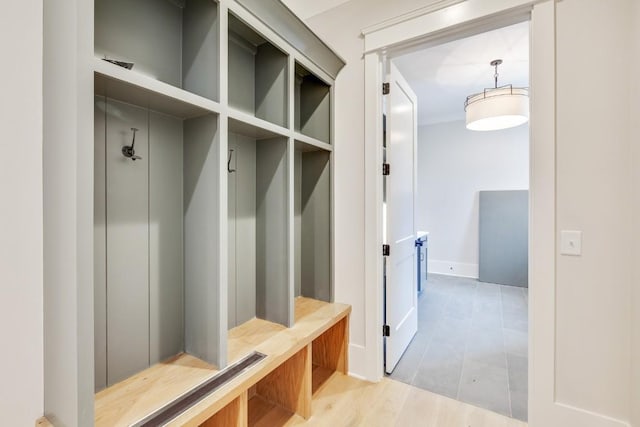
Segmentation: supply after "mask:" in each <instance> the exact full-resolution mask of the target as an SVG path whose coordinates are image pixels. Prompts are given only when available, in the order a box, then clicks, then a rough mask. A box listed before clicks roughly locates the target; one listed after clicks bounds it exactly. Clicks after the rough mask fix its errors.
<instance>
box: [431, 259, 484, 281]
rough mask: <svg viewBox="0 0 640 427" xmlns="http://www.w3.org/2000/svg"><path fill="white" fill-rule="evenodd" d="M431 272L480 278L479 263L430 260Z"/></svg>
mask: <svg viewBox="0 0 640 427" xmlns="http://www.w3.org/2000/svg"><path fill="white" fill-rule="evenodd" d="M427 271H428V272H429V273H434V274H443V275H445V276H457V277H469V278H471V279H477V278H478V271H479V267H478V264H468V263H463V262H454V261H441V260H436V259H433V260H431V259H430V260H429V262H428V270H427Z"/></svg>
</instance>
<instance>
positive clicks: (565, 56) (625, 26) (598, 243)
mask: <svg viewBox="0 0 640 427" xmlns="http://www.w3.org/2000/svg"><path fill="white" fill-rule="evenodd" d="M633 1H635V0H625V1H616V2H614V3H610V2H603V1H600V0H586V1H585V0H566V1H562V2H559V3H558V4H557V9H556V10H557V16H556V19H557V32H556V35H557V40H556V58H557V59H556V61H557V62H556V79H557V80H556V82H557V92H556V102H557V104H556V105H557V112H556V114H557V115H556V138H557V140H556V156H557V157H556V173H557V175H556V180H557V181H556V200H557V202H556V203H557V205H556V226H557V231H560V230H582V231H583V241H582V256H580V257H572V256H562V255H558V256H557V258H556V399H557V401H558V402H562V403H564V404H566V405H569V406H573V407H576V408H580V409H584V410H589V411H592V412H595V413H598V414H603V415H607V416H610V417H612V418H616V419H619V420H628V419H629V413H630V408H631V406H630V396H629V390H630V386H631V383H630V364H631V363H630V361H631V353H630V351H631V349H630V336H631V310H630V309H631V304H630V301H631V278H632V274H633V269H634V267H635V268H637V260H635V262H634V260H633V259H632V257H631V253H632V250H633V247H634V245H633V242H632V239H631V233H630V232H631V230H632V229H633V227H634V219H633V216H632V211H631V208H632V203H631V200H632V187H631V182H632V163H631V150H632V148H631V147H632V139H631V135H630V132H629V131H630V125H631V122H630V120H629V86H630V82H631V78H632V77H633V78H637V76H632V75H631V73H630V71H629V69H630V66H631V59H630V58H631V55H630V54H629V53H630V52H629V51H630V48H631V45H632V37H633V33H632V21H631V18H630V16H631V13H630V12H631V5H632V3H633ZM596 27H597V28H598V31H595V32H594V31H593V28H596ZM594 58H597V61H594ZM612 70H614V72H615V76H616V80H617V82H619V85H620V89H621V90H620V91H612V90H610V88H609V87H608V86H607V85H606V84H605V85H601V84H599V83H600V82H601V81H602V80H601V77H602V76H604V75H607V74H610V73H611V71H612ZM585 91H588V92H589V96H588V98H585ZM590 99H592V100H597V102H589V100H590ZM635 120H637V118H636V119H635ZM634 139H635V141H633V143H635V144H637V138H634ZM635 221H637V218H635ZM636 244H637V243H636ZM558 253H559V251H558ZM634 264H635V265H634ZM636 404H638V402H636Z"/></svg>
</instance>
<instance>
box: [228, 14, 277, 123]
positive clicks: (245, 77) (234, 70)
mask: <svg viewBox="0 0 640 427" xmlns="http://www.w3.org/2000/svg"><path fill="white" fill-rule="evenodd" d="M288 62H289V59H288V56H287V54H286V53H284V52H282V51H281V50H280V49H278V48H277V47H275V46H274V45H273V44H271V43H270V42H269V41H267V40H266V39H265V38H264V37H262V36H261V35H260V34H258V33H257V32H256V31H254V30H253V29H251V28H250V27H249V26H248V25H246V24H245V23H244V22H242V21H241V20H240V19H238V18H237V17H235V16H234V15H233V14H230V15H229V105H230V106H231V107H233V108H235V109H237V110H240V111H242V112H245V113H248V114H250V115H252V116H255V117H257V118H259V119H263V120H266V121H268V122H271V123H274V124H276V125H278V126H282V127H286V126H287V115H288V108H287V104H288V102H287V96H288V95H287V94H288V90H287V87H288V73H287V69H288Z"/></svg>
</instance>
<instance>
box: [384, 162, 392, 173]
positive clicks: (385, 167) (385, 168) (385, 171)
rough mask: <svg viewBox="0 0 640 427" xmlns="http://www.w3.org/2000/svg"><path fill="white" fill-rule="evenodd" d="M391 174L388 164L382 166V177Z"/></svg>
mask: <svg viewBox="0 0 640 427" xmlns="http://www.w3.org/2000/svg"><path fill="white" fill-rule="evenodd" d="M390 173H391V165H390V164H389V163H383V164H382V175H383V176H387V175H389V174H390Z"/></svg>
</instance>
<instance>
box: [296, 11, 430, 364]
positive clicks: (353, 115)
mask: <svg viewBox="0 0 640 427" xmlns="http://www.w3.org/2000/svg"><path fill="white" fill-rule="evenodd" d="M429 2H430V1H426V0H394V1H393V8H389V1H388V0H352V1H349V2H347V3H345V4H343V5H341V6H339V7H337V8H335V9H331V10H329V11H327V12H325V13H322V14H320V15H317V16H314V17H312V18H310V19H309V20H308V21H307V24H308V25H309V26H310V27H311V29H312V30H314V31H315V32H316V33H317V34H318V35H319V36H320V37H321V38H322V39H323V40H325V41H326V42H327V43H328V44H329V45H330V46H331V47H333V48H334V49H335V50H336V51H337V52H338V54H340V55H341V56H342V57H343V58H344V59H345V60H346V62H347V65H346V66H345V67H344V68H343V69H342V71H341V72H340V74H339V75H338V78H337V80H336V83H335V89H336V92H335V93H336V99H335V135H336V141H335V153H336V156H335V168H334V179H335V180H336V183H338V184H337V185H336V187H335V195H334V197H335V238H336V241H335V267H334V268H335V282H336V283H335V299H336V301H340V302H345V303H348V304H351V305H352V314H351V319H350V332H351V336H350V340H351V347H350V358H351V360H350V363H349V365H350V367H351V368H350V369H351V372H352V373H354V374H356V375H360V376H364V375H365V360H366V354H365V346H366V345H367V342H366V339H365V301H366V298H365V289H364V220H363V219H364V61H363V58H362V52H363V39H362V37H361V35H360V30H361V29H362V28H364V27H366V26H368V25H372V24H375V23H377V22H380V21H382V20H384V19H387V18H389V17H390V16H392V15H393V16H395V15H399V14H402V13H406V12H409V11H411V10H414V9H417V8H419V7H421V6H424V5H425V4H426V3H429ZM433 2H434V3H435V2H436V1H435V0H433ZM391 10H393V12H391Z"/></svg>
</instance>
